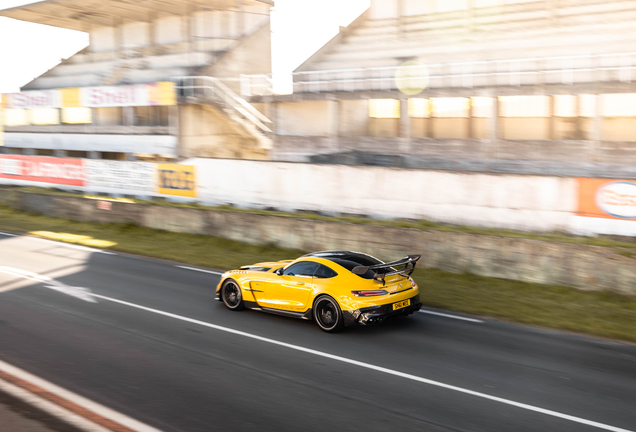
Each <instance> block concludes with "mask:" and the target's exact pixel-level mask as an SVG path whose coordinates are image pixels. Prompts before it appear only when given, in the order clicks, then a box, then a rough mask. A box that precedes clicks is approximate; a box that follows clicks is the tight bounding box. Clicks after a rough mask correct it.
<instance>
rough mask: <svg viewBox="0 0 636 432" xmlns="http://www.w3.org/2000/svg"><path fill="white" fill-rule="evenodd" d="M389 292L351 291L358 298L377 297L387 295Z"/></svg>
mask: <svg viewBox="0 0 636 432" xmlns="http://www.w3.org/2000/svg"><path fill="white" fill-rule="evenodd" d="M388 293H389V292H388V291H385V290H368V291H351V294H353V295H354V296H356V297H376V296H383V295H387V294H388Z"/></svg>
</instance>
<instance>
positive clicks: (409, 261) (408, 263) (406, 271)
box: [351, 255, 422, 285]
mask: <svg viewBox="0 0 636 432" xmlns="http://www.w3.org/2000/svg"><path fill="white" fill-rule="evenodd" d="M421 257H422V255H407V256H406V257H404V258H402V259H399V260H397V261H392V262H388V263H384V264H375V265H372V266H358V267H354V268H353V270H351V271H352V272H353V273H355V274H357V275H363V274H365V273H366V272H368V271H369V270H373V271H375V275H373V280H374V281H376V282H382V285H385V281H384V280H385V278H386V277H387V276H393V275H396V274H399V275H402V276H411V273H413V270H415V264H417V260H419V259H420V258H421ZM402 265H403V266H404V267H402V269H398V270H395V269H392V267H398V266H402ZM381 269H388V270H389V271H386V272H378V271H376V270H381Z"/></svg>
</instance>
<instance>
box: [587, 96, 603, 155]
mask: <svg viewBox="0 0 636 432" xmlns="http://www.w3.org/2000/svg"><path fill="white" fill-rule="evenodd" d="M594 102H595V103H594V105H595V109H594V118H593V119H592V136H591V138H592V142H593V146H592V152H591V156H590V157H591V159H592V161H593V162H597V161H599V160H600V158H601V145H602V143H603V97H602V95H598V94H597V95H596V100H595V101H594Z"/></svg>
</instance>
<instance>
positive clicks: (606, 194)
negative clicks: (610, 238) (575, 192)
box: [577, 178, 636, 220]
mask: <svg viewBox="0 0 636 432" xmlns="http://www.w3.org/2000/svg"><path fill="white" fill-rule="evenodd" d="M577 181H578V185H579V205H578V211H577V215H578V216H587V217H596V218H606V219H619V220H636V180H607V179H587V178H579V179H577Z"/></svg>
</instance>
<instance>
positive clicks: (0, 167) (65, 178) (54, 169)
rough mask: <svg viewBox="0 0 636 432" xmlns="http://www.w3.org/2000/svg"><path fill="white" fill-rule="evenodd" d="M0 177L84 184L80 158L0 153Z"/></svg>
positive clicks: (84, 173) (74, 184) (84, 176)
mask: <svg viewBox="0 0 636 432" xmlns="http://www.w3.org/2000/svg"><path fill="white" fill-rule="evenodd" d="M0 178H4V179H11V180H25V181H34V182H42V183H52V184H61V185H69V186H84V185H85V184H86V172H85V169H84V162H83V161H82V159H66V158H53V157H39V156H19V155H0Z"/></svg>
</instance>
